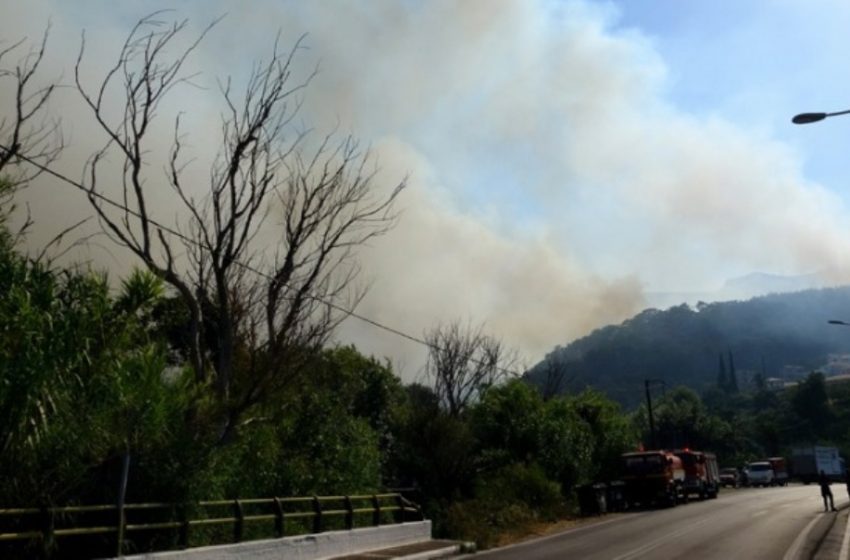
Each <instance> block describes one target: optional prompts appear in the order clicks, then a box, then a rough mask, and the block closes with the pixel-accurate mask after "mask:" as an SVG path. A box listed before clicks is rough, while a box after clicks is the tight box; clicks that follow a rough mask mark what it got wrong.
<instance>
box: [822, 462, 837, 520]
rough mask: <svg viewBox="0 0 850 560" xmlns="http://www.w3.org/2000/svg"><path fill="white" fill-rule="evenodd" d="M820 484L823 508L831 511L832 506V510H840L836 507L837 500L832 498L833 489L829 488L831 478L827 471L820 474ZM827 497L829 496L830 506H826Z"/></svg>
mask: <svg viewBox="0 0 850 560" xmlns="http://www.w3.org/2000/svg"><path fill="white" fill-rule="evenodd" d="M818 484H820V495H821V497H822V498H823V510H824V511H829V510H830V508H831V509H832V511H838V510H836V509H835V502H834V501H833V499H832V490H830V489H829V478H827V476H826V473H825V472H823V471H821V472H820V476H818ZM827 498H829V506H830V507H829V508H828V507H826V499H827Z"/></svg>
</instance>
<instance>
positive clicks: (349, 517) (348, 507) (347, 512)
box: [345, 496, 354, 531]
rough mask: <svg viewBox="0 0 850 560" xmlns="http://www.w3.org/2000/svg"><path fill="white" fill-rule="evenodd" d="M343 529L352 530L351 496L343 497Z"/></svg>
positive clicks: (352, 511) (352, 510) (352, 508)
mask: <svg viewBox="0 0 850 560" xmlns="http://www.w3.org/2000/svg"><path fill="white" fill-rule="evenodd" d="M345 528H346V529H348V530H349V531H350V530H352V529H354V507H353V506H352V505H351V496H346V497H345Z"/></svg>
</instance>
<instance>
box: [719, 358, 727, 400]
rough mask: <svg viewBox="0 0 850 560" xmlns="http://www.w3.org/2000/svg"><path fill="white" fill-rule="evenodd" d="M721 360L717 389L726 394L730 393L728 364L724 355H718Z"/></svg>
mask: <svg viewBox="0 0 850 560" xmlns="http://www.w3.org/2000/svg"><path fill="white" fill-rule="evenodd" d="M718 358H720V360H719V362H720V364H719V366H718V368H719V371H718V373H717V388H718V389H720V390H721V391H723V392H724V393H726V392H728V391H729V378H728V377H727V376H726V363H725V362H724V361H723V353H722V352H721V353H720V354H718Z"/></svg>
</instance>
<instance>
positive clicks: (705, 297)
mask: <svg viewBox="0 0 850 560" xmlns="http://www.w3.org/2000/svg"><path fill="white" fill-rule="evenodd" d="M826 277H827V275H826V274H823V273H820V272H813V273H811V274H799V275H793V276H788V275H782V274H771V273H767V272H753V273H750V274H746V275H744V276H739V277H736V278H730V279H728V280H726V281H725V282H724V283H723V285H722V286H721V287H720V288H719V289H717V290H713V291H700V292H652V291H650V292H647V294H646V299H647V303H648V304H649V306H650V307H653V308H658V309H666V308H668V307H671V306H674V305H681V304H682V303H687V304H688V305H696V304H697V303H698V302H700V301H706V302H711V301H732V300H747V299H751V298H754V297H759V296H763V295H768V294H781V293H788V292H799V291H802V290H812V289H819V288H827V287H833V284H831V283H829V282H827V281H825V280H824V278H826Z"/></svg>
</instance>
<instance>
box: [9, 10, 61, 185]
mask: <svg viewBox="0 0 850 560" xmlns="http://www.w3.org/2000/svg"><path fill="white" fill-rule="evenodd" d="M49 36H50V25H49V24H48V26H47V27H46V28H45V30H44V35H43V36H42V38H41V42H40V43H39V44H38V46H37V48H34V49H31V50H29V51H28V52H26V53H25V54H23V55H21V56H20V58H18V60H17V61H16V62H15V63H14V64H13V65H11V66H6V65H5V59H6V58H8V57H9V56H14V55H15V54H17V53H18V52H19V51H20V48H21V47H22V46H23V45H24V44H25V43H26V39H22V40H20V41H18V42H16V43H13V44H12V45H10V46H8V47H6V48H5V49H2V50H0V83H2V82H4V81H8V82H11V84H12V85H11V89H12V91H14V95H13V96H12V98H11V104H12V107H11V110H8V111H3V114H4V115H11V117H3V118H2V119H0V175H2V176H4V178H5V180H6V181H7V183H8V184H9V186H10V187H11V190H15V189H17V188H18V187H20V186H23V185H25V184H27V183H28V182H30V181H32V180H33V179H34V178H35V177H36V176H38V175H39V174H40V173H41V170H40V168H39V167H36V166H21V165H18V164H19V163H20V161H19V156H21V155H26V156H27V157H28V158H30V159H31V160H33V161H36V162H38V163H39V164H41V165H42V166H48V165H50V164H51V163H53V162H54V161H55V160H56V159H57V158H58V157H59V154H60V153H61V151H62V149H63V147H64V142H63V138H62V133H61V126H60V124H61V123H60V121H59V120H58V119H52V118H50V117H49V116H48V111H47V105H48V103H49V101H50V98H51V97H52V96H53V94H54V92H55V91H56V88H57V83H56V82H55V81H50V82H47V83H46V84H45V83H39V81H40V78H39V69H40V67H41V65H42V63H43V61H44V55H45V52H46V49H47V39H48V37H49Z"/></svg>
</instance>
